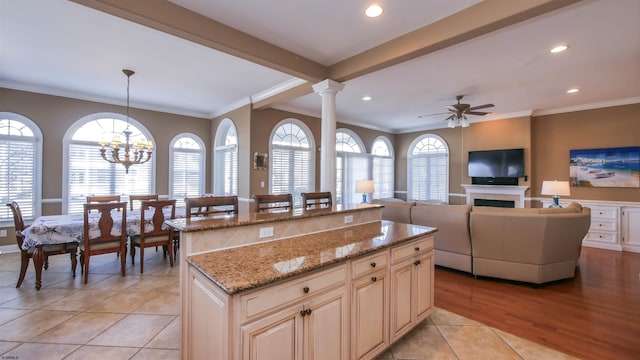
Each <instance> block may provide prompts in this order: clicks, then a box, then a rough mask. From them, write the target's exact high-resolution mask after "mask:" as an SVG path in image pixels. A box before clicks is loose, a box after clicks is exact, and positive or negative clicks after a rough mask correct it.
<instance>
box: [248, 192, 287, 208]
mask: <svg viewBox="0 0 640 360" xmlns="http://www.w3.org/2000/svg"><path fill="white" fill-rule="evenodd" d="M253 200H254V201H255V207H254V210H255V211H256V212H263V211H271V210H287V209H288V210H289V211H291V210H292V209H293V196H292V195H291V194H277V195H273V194H264V195H254V196H253Z"/></svg>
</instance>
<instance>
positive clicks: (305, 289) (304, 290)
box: [302, 286, 309, 294]
mask: <svg viewBox="0 0 640 360" xmlns="http://www.w3.org/2000/svg"><path fill="white" fill-rule="evenodd" d="M302 292H303V293H305V294H308V293H309V287H308V286H305V287H303V288H302Z"/></svg>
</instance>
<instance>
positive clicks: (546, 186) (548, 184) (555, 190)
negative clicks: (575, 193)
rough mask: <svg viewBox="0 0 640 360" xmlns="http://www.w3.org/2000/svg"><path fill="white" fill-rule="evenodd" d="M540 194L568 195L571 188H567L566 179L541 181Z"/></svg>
mask: <svg viewBox="0 0 640 360" xmlns="http://www.w3.org/2000/svg"><path fill="white" fill-rule="evenodd" d="M540 193H541V194H542V195H554V196H559V195H560V196H569V195H571V190H570V188H569V182H568V181H556V180H553V181H546V180H545V181H543V182H542V191H540Z"/></svg>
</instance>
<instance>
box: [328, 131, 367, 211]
mask: <svg viewBox="0 0 640 360" xmlns="http://www.w3.org/2000/svg"><path fill="white" fill-rule="evenodd" d="M336 152H337V158H336V203H337V204H355V203H360V202H362V194H357V193H355V189H356V181H358V180H367V179H371V176H370V171H369V169H370V165H369V156H368V155H367V154H365V153H364V145H363V144H362V141H361V140H360V138H359V137H358V135H356V134H355V133H354V132H353V131H350V130H347V129H341V130H338V131H336Z"/></svg>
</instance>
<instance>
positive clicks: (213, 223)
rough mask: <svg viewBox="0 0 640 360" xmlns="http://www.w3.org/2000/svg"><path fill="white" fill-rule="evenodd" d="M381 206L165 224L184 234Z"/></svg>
mask: <svg viewBox="0 0 640 360" xmlns="http://www.w3.org/2000/svg"><path fill="white" fill-rule="evenodd" d="M382 207H384V206H383V205H379V204H354V205H334V206H333V207H332V208H327V209H313V210H305V209H302V208H296V209H293V210H291V211H287V210H283V211H274V212H259V213H258V212H241V213H238V214H231V215H226V214H218V215H212V216H208V217H204V218H203V217H191V218H179V219H172V220H166V221H165V223H166V224H167V225H169V226H171V227H173V228H175V229H178V230H180V231H183V232H191V231H202V230H211V229H220V228H227V227H234V226H243V225H251V224H257V223H268V222H276V221H286V220H294V219H301V218H306V217H313V216H326V215H332V214H337V213H348V212H355V211H363V210H368V209H372V208H382Z"/></svg>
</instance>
